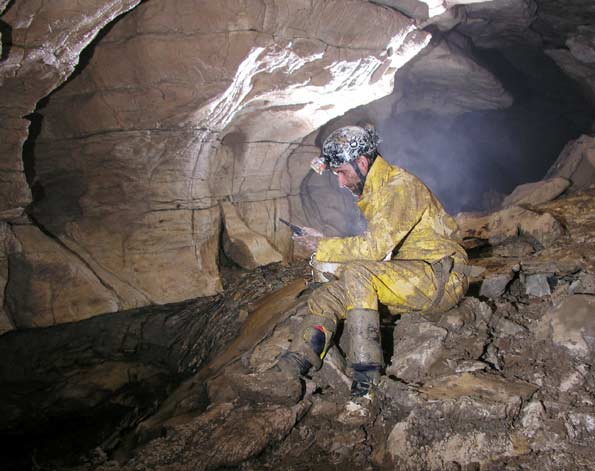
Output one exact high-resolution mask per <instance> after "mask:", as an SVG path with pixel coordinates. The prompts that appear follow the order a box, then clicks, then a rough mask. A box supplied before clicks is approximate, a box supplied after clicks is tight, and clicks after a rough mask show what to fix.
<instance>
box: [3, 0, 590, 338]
mask: <svg viewBox="0 0 595 471" xmlns="http://www.w3.org/2000/svg"><path fill="white" fill-rule="evenodd" d="M2 12H3V13H2ZM0 13H2V18H1V20H0V21H1V23H0V26H1V29H0V31H1V33H2V60H1V61H0V78H1V80H2V82H1V84H2V86H1V88H0V93H2V108H1V109H0V115H1V118H2V119H1V120H0V147H1V150H2V152H1V154H0V162H1V163H2V168H3V170H4V171H3V172H2V173H3V175H4V176H5V177H4V178H3V179H0V185H1V188H0V229H1V231H0V233H1V235H2V237H1V242H2V243H1V244H0V247H1V248H2V250H0V285H1V286H3V287H5V289H3V290H0V293H2V294H1V295H0V301H1V302H2V311H0V332H2V331H6V330H10V329H12V328H14V327H17V328H25V327H36V326H45V325H53V324H56V323H62V322H68V321H73V320H79V319H82V318H86V317H90V316H94V315H96V314H99V313H102V312H112V311H118V310H122V309H127V308H131V307H137V306H144V305H147V304H160V303H167V302H173V301H177V300H182V299H187V298H191V297H196V296H206V295H211V294H214V293H217V292H219V291H220V290H221V281H220V278H219V269H218V260H217V254H218V250H219V245H220V238H221V235H220V231H221V227H222V225H223V224H224V221H223V220H222V217H221V209H220V204H221V202H224V201H225V202H231V203H232V204H233V206H234V208H235V211H237V214H238V215H239V216H240V217H241V219H242V220H243V223H245V224H246V227H247V228H249V230H252V231H253V234H254V237H264V238H266V239H267V241H268V243H270V244H271V245H272V246H273V247H274V248H275V249H276V251H278V252H279V253H281V254H282V255H283V256H284V257H285V258H286V259H287V258H289V257H291V255H292V250H293V247H292V244H291V241H290V233H289V231H288V230H287V229H286V228H285V227H282V226H281V227H280V226H279V225H278V223H277V219H278V217H279V216H281V217H285V218H287V219H292V220H294V221H296V222H300V223H305V224H308V225H312V226H314V227H319V228H321V229H323V230H324V231H325V233H327V234H332V235H337V234H353V233H357V232H359V231H361V230H362V229H363V228H364V227H365V222H364V221H362V220H361V218H359V217H358V212H357V210H356V209H355V205H354V202H353V199H352V198H351V196H350V195H349V194H348V193H346V192H339V191H335V190H336V189H337V188H336V185H335V182H334V180H333V179H332V178H330V177H329V175H325V176H323V177H319V176H317V175H313V174H312V173H309V172H308V165H309V161H310V159H311V158H312V157H313V156H315V155H317V154H318V146H319V145H320V142H321V140H322V139H324V137H325V136H326V135H327V134H328V133H329V132H330V131H331V130H332V129H334V128H336V127H338V126H340V125H343V124H351V123H353V122H357V121H368V122H372V123H374V124H376V125H377V126H378V128H379V130H380V132H381V133H382V135H383V138H384V141H385V142H384V143H383V144H382V145H381V151H382V153H383V155H385V157H387V158H388V160H390V161H392V162H395V163H399V164H401V165H404V166H406V167H407V168H409V169H410V170H413V171H414V172H415V173H417V174H419V175H420V176H421V177H422V179H424V181H425V182H426V183H427V184H428V185H429V186H430V187H431V188H432V189H433V190H434V191H435V192H436V193H437V194H438V196H439V197H440V198H441V199H443V200H444V201H445V202H446V203H447V207H448V208H449V209H450V210H451V211H457V210H459V209H473V207H470V206H469V205H467V206H466V207H465V204H466V203H464V202H465V201H467V202H469V201H470V202H472V203H473V204H476V203H477V202H478V201H480V200H482V198H483V196H482V195H481V194H480V193H479V192H480V190H481V188H482V186H483V185H484V183H483V182H482V180H481V175H482V172H484V173H485V172H491V173H492V174H495V175H497V176H498V178H500V181H504V180H505V179H506V178H508V179H509V180H510V181H508V183H507V184H506V185H507V186H506V185H505V186H504V187H502V188H500V190H503V191H505V192H506V191H510V190H511V189H512V188H513V187H514V184H515V183H522V182H524V181H525V180H523V179H531V178H533V175H532V174H531V173H530V171H529V170H530V168H535V162H537V161H540V160H541V161H543V160H547V159H550V160H551V161H552V162H553V160H555V157H556V155H555V152H557V150H560V149H561V148H562V147H563V145H564V143H565V139H570V138H571V137H572V138H574V137H578V134H577V133H578V131H577V130H578V129H579V128H580V129H582V132H587V131H586V129H587V128H588V127H589V126H590V118H589V119H586V118H585V116H584V112H585V109H587V108H585V107H584V106H583V107H582V108H581V110H580V113H583V114H582V115H580V116H579V114H580V113H579V114H577V112H576V110H575V109H568V108H563V107H561V106H559V104H554V105H553V111H554V113H553V115H552V116H553V117H552V119H551V120H550V127H548V126H541V127H540V126H537V125H536V126H534V129H533V131H531V132H533V134H539V133H542V134H543V135H544V136H547V139H544V140H543V143H542V144H543V147H549V148H552V149H557V150H554V151H551V152H552V155H549V154H547V155H546V154H544V153H542V152H541V150H540V149H535V150H534V152H533V155H534V159H536V160H535V161H528V162H527V161H521V160H522V158H524V155H525V154H523V153H522V152H521V153H518V155H517V154H515V153H514V152H513V153H510V152H509V151H510V149H511V148H512V147H514V146H515V145H516V144H515V143H517V142H521V141H523V138H524V135H523V132H524V131H518V132H517V134H514V132H513V133H509V134H507V135H505V136H504V138H502V136H495V137H494V139H490V137H489V136H486V135H485V134H482V132H483V131H482V130H483V128H484V127H485V126H486V125H487V124H490V125H491V124H492V123H494V122H495V123H498V122H502V123H505V125H506V126H509V125H510V126H512V125H516V123H517V122H518V123H522V122H527V121H530V120H531V113H535V111H534V110H530V112H527V113H525V114H523V113H520V114H519V113H517V111H518V108H515V107H518V105H519V103H520V102H522V101H523V100H522V99H519V97H520V95H519V94H518V93H517V92H518V90H515V89H514V87H512V88H511V87H510V83H509V80H508V78H507V76H506V73H504V74H502V73H498V70H496V69H498V64H497V63H498V61H500V63H501V62H508V63H509V65H510V66H511V67H512V68H514V69H516V70H517V72H518V73H519V74H521V75H522V74H525V76H527V77H529V78H531V79H532V80H533V82H534V83H539V82H540V81H541V80H542V76H541V74H542V69H539V67H537V68H536V66H535V64H536V63H537V62H539V61H541V60H542V59H541V58H542V57H549V58H551V60H550V63H551V64H550V65H548V67H556V70H562V71H563V72H564V74H565V77H566V78H567V79H568V80H569V81H571V82H572V84H573V85H572V86H573V87H575V88H576V89H577V90H578V92H577V93H578V95H573V96H574V97H575V98H573V100H571V101H572V103H573V105H572V106H574V102H575V101H576V100H577V99H576V97H579V98H578V100H579V101H580V100H581V99H582V100H583V101H584V102H585V103H588V104H589V106H591V108H588V111H587V114H588V113H591V115H592V106H593V103H595V101H594V100H593V97H594V96H595V80H593V77H594V76H595V45H594V44H595V39H594V37H595V33H594V31H593V28H592V26H590V25H593V24H595V8H594V7H593V5H592V4H591V3H590V2H586V1H585V0H572V1H570V2H560V1H558V0H502V1H492V2H476V1H473V0H452V1H451V0H446V1H443V0H427V1H425V0H424V1H423V2H422V1H418V0H382V1H380V0H378V1H373V2H365V1H362V0H351V1H313V2H312V1H305V0H304V1H282V0H247V1H242V2H237V1H231V0H229V1H222V2H212V1H211V2H209V1H204V0H203V1H198V0H194V1H191V0H173V1H168V2H165V1H157V0H150V1H118V2H114V1H111V2H108V1H103V2H102V1H99V0H95V1H92V0H84V1H82V2H77V6H76V8H74V7H72V5H70V4H69V3H68V2H65V1H53V2H48V1H45V2H44V1H42V0H27V1H23V2H7V1H2V2H0ZM422 28H424V29H425V30H423V31H422ZM371 32H373V34H372V33H371ZM430 33H431V35H430ZM431 36H432V37H433V38H432V41H431V42H429V41H430V37H431ZM519 51H521V52H519ZM522 51H529V52H528V53H525V52H522ZM532 54H533V55H532ZM544 54H545V55H544ZM496 56H497V57H496ZM537 56H539V57H540V59H539V61H537V60H534V57H537ZM486 57H487V59H486ZM494 57H496V58H495V59H494ZM412 59H413V60H412ZM548 60H549V59H548ZM558 68H559V69H558ZM397 70H399V72H398V74H397V75H396V86H394V87H393V84H394V79H395V72H396V71H397ZM391 91H392V93H391ZM550 91H551V90H547V89H544V90H541V92H543V94H545V95H547V94H549V93H550ZM567 96H568V95H567V94H566V91H565V90H564V91H561V92H560V93H559V98H560V100H559V103H562V102H563V101H564V100H565V99H566V97H567ZM539 99H540V98H539ZM566 101H568V100H566ZM521 104H522V103H521ZM565 106H566V105H565ZM577 106H578V105H577ZM580 106H582V105H580ZM580 106H579V107H580ZM349 110H354V111H351V112H349ZM514 110H517V111H514ZM549 111H551V110H549ZM507 113H508V114H507ZM515 113H516V114H515ZM569 116H570V118H569ZM568 119H570V121H573V120H574V121H575V123H574V124H573V126H574V127H572V126H569V131H568V133H567V134H565V135H564V136H565V137H564V138H562V137H559V136H558V137H556V136H554V135H553V134H552V133H550V130H551V129H554V128H560V127H562V128H563V127H565V126H566V125H567V124H568V123H567V121H568ZM564 120H566V121H564ZM591 120H592V119H591ZM579 121H580V123H579V124H576V122H579ZM503 127H504V125H503ZM570 127H572V129H570ZM573 133H575V134H577V135H573ZM591 133H592V129H591ZM454 136H458V137H457V138H456V139H455V138H454ZM461 136H462V137H461ZM556 139H557V140H556ZM477 141H480V143H481V144H482V145H484V146H485V147H486V148H487V149H488V151H487V152H475V154H476V155H474V156H473V158H469V157H468V156H467V154H466V152H467V153H468V150H469V146H470V142H473V143H475V142H477ZM494 141H501V142H504V141H505V142H507V143H508V145H509V147H506V145H505V146H503V147H498V146H496V147H494V146H493V142H494ZM558 141H559V142H558ZM521 147H522V146H521ZM558 148H559V149H558ZM525 150H526V149H525ZM523 151H524V150H523ZM471 154H473V153H471ZM503 155H505V156H506V158H505V159H503V161H504V162H505V163H504V164H503V165H496V166H494V164H493V163H492V160H493V159H497V158H499V157H501V156H503ZM436 156H438V157H436ZM511 156H512V157H511ZM517 157H518V158H517ZM490 159H492V160H490ZM511 159H512V160H511ZM515 159H517V160H515ZM517 161H518V162H517ZM517 163H518V164H519V165H518V166H515V165H516V164H517ZM523 168H524V169H525V170H526V171H523ZM519 169H520V170H519ZM527 169H528V170H527ZM523 172H524V173H523ZM515 178H516V179H517V180H518V179H521V181H518V182H517V181H514V179H515ZM536 178H539V177H536ZM469 183H470V185H469ZM469 188H471V189H469ZM490 191H491V192H492V193H493V191H494V190H493V189H490ZM490 191H488V192H487V198H488V199H490V198H491V196H490V195H492V196H493V194H492V193H490ZM496 196H497V197H498V195H496ZM484 199H485V198H484ZM496 199H497V198H496ZM453 201H454V203H453V204H450V203H449V202H453ZM462 202H463V203H462ZM484 203H485V202H484V201H480V204H484ZM273 258H274V257H273Z"/></svg>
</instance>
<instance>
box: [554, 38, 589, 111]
mask: <svg viewBox="0 0 595 471" xmlns="http://www.w3.org/2000/svg"><path fill="white" fill-rule="evenodd" d="M546 53H547V55H548V56H550V57H551V58H552V59H553V60H554V61H555V62H556V64H558V67H560V68H561V69H562V70H563V71H564V72H565V73H566V74H567V75H568V76H569V77H571V78H573V79H574V80H575V81H576V82H577V83H578V84H579V86H580V88H581V90H582V91H583V93H584V94H585V96H586V97H587V98H588V99H589V101H590V102H591V103H595V66H593V65H592V64H585V63H583V62H581V61H580V60H579V59H577V58H576V57H575V56H574V55H573V54H572V53H571V52H570V51H568V50H565V49H551V50H548V51H546Z"/></svg>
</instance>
